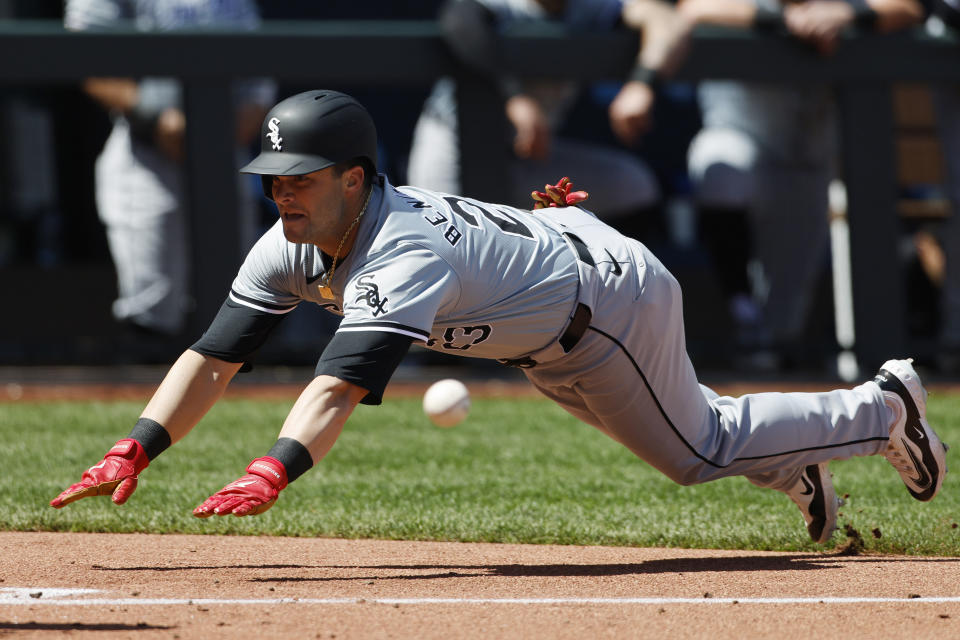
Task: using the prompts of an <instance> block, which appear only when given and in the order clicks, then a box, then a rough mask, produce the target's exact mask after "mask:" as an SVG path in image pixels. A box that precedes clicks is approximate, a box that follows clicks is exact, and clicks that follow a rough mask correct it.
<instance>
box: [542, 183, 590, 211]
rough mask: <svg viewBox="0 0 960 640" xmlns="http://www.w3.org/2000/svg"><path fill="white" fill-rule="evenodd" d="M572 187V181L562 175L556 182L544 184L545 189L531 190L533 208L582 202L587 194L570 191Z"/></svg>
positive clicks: (565, 205) (564, 205)
mask: <svg viewBox="0 0 960 640" xmlns="http://www.w3.org/2000/svg"><path fill="white" fill-rule="evenodd" d="M572 188H573V182H571V181H570V178H567V177H563V178H560V180H559V181H558V182H557V184H548V185H544V189H546V191H532V192H531V193H530V197H531V198H533V208H534V210H536V209H543V208H545V207H570V206H573V205H576V204H579V203H581V202H583V201H584V200H586V199H587V197H588V196H589V194H588V193H587V192H586V191H573V192H571V191H570V189H572Z"/></svg>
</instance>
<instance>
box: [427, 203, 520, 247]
mask: <svg viewBox="0 0 960 640" xmlns="http://www.w3.org/2000/svg"><path fill="white" fill-rule="evenodd" d="M443 199H444V201H446V203H447V204H448V205H450V210H451V211H453V213H454V214H456V215H457V216H459V217H461V218H463V220H464V221H465V222H466V223H467V224H469V225H470V226H471V227H476V228H478V229H479V228H480V221H479V220H478V219H477V216H475V215H474V214H473V213H471V212H470V211H468V210H467V209H465V208H464V206H463V205H467V207H469V208H470V209H476V210H477V211H479V212H480V214H481V215H483V217H484V218H486V219H487V220H489V221H490V222H492V223H493V224H494V225H496V227H497V228H498V229H500V230H501V231H503V232H504V233H507V234H509V235H512V236H520V237H521V238H531V239H532V238H533V237H534V236H533V233H532V232H531V231H530V229H529V228H528V227H527V225H525V224H523V223H522V222H520V221H519V220H517V219H516V218H514V217H513V216H511V215H510V214H509V213H508V212H507V211H505V210H504V208H502V207H498V208H497V211H496V213H494V212H492V211H490V210H488V209H487V208H485V207H482V206H480V205H478V204H477V203H475V202H470V201H469V200H465V199H463V198H457V197H456V196H444V197H443Z"/></svg>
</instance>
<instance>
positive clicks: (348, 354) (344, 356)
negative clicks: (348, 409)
mask: <svg viewBox="0 0 960 640" xmlns="http://www.w3.org/2000/svg"><path fill="white" fill-rule="evenodd" d="M412 343H413V338H412V337H410V336H405V335H402V334H399V333H391V332H386V331H338V332H337V333H335V334H334V336H333V339H332V340H330V344H328V345H327V348H326V349H324V351H323V355H322V356H320V361H319V362H318V363H317V368H316V371H315V374H316V375H318V376H319V375H328V376H334V377H336V378H339V379H341V380H345V381H347V382H350V383H353V384H355V385H357V386H358V387H362V388H364V389H366V390H367V391H368V392H369V393H367V395H366V396H364V398H363V400H361V401H360V402H361V403H362V404H380V403H381V402H382V401H383V390H384V389H385V388H386V387H387V383H388V382H389V381H390V377H391V376H393V372H394V371H396V369H397V366H398V365H399V364H400V361H401V360H403V357H404V356H405V355H406V354H407V351H408V350H409V349H410V345H411V344H412Z"/></svg>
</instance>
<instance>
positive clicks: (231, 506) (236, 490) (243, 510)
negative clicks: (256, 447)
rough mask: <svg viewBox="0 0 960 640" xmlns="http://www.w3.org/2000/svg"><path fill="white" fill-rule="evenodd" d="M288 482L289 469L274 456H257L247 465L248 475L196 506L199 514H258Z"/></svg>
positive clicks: (194, 511)
mask: <svg viewBox="0 0 960 640" xmlns="http://www.w3.org/2000/svg"><path fill="white" fill-rule="evenodd" d="M286 486H287V470H286V469H285V468H284V467H283V465H282V464H280V461H279V460H277V459H275V458H270V457H266V456H265V457H263V458H257V459H256V460H254V461H253V462H251V463H250V464H249V465H248V466H247V475H245V476H243V477H241V478H239V479H237V480H234V481H233V482H231V483H230V484H228V485H227V486H225V487H224V488H223V489H220V491H217V492H216V493H215V494H213V495H212V496H210V497H209V498H207V499H206V500H205V501H204V502H203V504H201V505H200V506H199V507H197V508H196V509H194V510H193V515H195V516H197V517H198V518H209V517H210V516H225V515H229V514H231V513H232V514H233V515H235V516H255V515H257V514H258V513H263V512H264V511H266V510H267V509H269V508H270V507H272V506H273V503H274V502H276V501H277V496H278V495H279V494H280V491H281V490H282V489H283V488H284V487H286Z"/></svg>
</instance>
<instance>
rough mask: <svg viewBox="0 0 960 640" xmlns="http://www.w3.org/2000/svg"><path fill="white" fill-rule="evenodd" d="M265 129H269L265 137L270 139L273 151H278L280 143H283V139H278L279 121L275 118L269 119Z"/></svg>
mask: <svg viewBox="0 0 960 640" xmlns="http://www.w3.org/2000/svg"><path fill="white" fill-rule="evenodd" d="M267 128H268V129H270V133H268V134H267V136H266V137H268V138H270V142H272V143H273V150H274V151H280V150H281V148H280V143H281V142H283V138H281V137H280V121H279V120H277V119H276V118H270V122H268V123H267Z"/></svg>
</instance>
